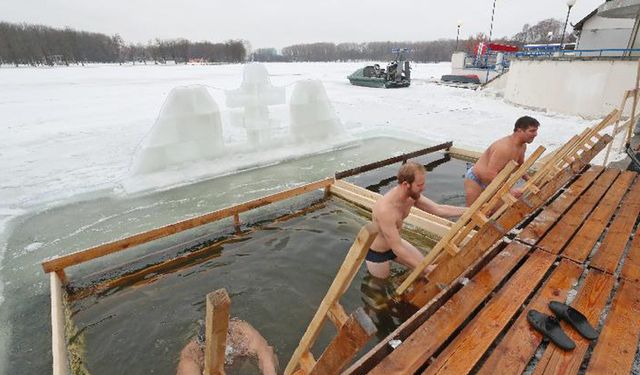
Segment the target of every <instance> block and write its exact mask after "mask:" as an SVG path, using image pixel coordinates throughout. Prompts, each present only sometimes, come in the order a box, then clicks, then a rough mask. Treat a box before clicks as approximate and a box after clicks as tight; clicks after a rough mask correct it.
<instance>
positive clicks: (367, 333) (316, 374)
mask: <svg viewBox="0 0 640 375" xmlns="http://www.w3.org/2000/svg"><path fill="white" fill-rule="evenodd" d="M376 331H377V328H376V326H375V325H374V324H373V322H372V321H371V318H369V316H367V314H366V313H365V312H364V310H363V309H362V307H359V308H358V309H357V310H356V311H355V312H354V313H353V314H351V316H349V319H348V320H347V322H346V323H345V324H344V325H343V326H342V327H341V328H340V329H339V331H338V334H337V335H336V337H334V339H333V340H332V341H331V342H330V343H329V345H328V346H327V348H326V349H325V351H324V352H323V353H322V355H321V356H320V358H318V362H317V363H316V365H315V367H314V368H313V371H311V372H310V375H325V374H338V373H339V372H340V371H342V369H343V368H344V367H345V366H346V365H347V364H349V362H350V361H351V359H352V358H353V356H354V355H356V353H358V351H360V349H362V347H363V346H364V345H365V344H366V343H367V341H368V340H369V338H370V337H371V336H373V334H375V333H376Z"/></svg>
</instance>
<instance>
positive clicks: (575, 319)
mask: <svg viewBox="0 0 640 375" xmlns="http://www.w3.org/2000/svg"><path fill="white" fill-rule="evenodd" d="M549 308H550V309H551V311H553V313H554V314H556V316H557V317H558V319H560V320H564V321H565V322H567V323H569V324H571V326H572V327H573V328H575V330H576V331H578V333H580V334H581V335H582V336H583V337H584V338H586V339H589V340H594V339H596V338H598V332H596V330H595V329H594V328H593V327H592V326H591V324H589V321H588V320H587V318H586V317H585V316H584V315H582V313H580V312H579V311H578V310H576V309H574V308H573V307H571V306H569V305H567V304H564V303H561V302H558V301H551V302H549Z"/></svg>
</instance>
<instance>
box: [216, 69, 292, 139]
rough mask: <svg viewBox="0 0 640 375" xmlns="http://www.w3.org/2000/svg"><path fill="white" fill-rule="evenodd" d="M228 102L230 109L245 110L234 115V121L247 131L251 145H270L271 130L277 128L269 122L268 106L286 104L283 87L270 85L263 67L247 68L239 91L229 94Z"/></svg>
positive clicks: (270, 119)
mask: <svg viewBox="0 0 640 375" xmlns="http://www.w3.org/2000/svg"><path fill="white" fill-rule="evenodd" d="M226 98H227V101H226V103H227V106H228V107H230V108H244V111H243V112H241V113H238V112H236V113H232V114H231V121H232V123H233V124H234V125H237V126H241V127H244V128H245V129H246V131H247V138H248V139H249V142H250V143H251V144H252V145H257V144H264V143H265V142H267V141H268V140H269V138H270V135H271V129H273V128H275V127H276V126H277V123H276V121H275V120H274V119H272V118H270V116H269V109H268V108H267V106H269V105H276V104H284V102H285V91H284V88H283V87H275V86H273V85H272V84H271V81H270V80H269V74H268V72H267V69H266V68H265V67H264V65H262V64H257V63H252V64H247V65H245V66H244V70H243V74H242V84H241V85H240V88H238V89H237V90H229V91H227V92H226Z"/></svg>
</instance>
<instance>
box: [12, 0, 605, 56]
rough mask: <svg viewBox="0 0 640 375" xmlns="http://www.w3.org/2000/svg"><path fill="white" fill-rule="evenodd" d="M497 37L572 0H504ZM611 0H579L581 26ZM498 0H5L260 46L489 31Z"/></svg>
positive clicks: (140, 38)
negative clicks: (583, 21)
mask: <svg viewBox="0 0 640 375" xmlns="http://www.w3.org/2000/svg"><path fill="white" fill-rule="evenodd" d="M496 1H497V3H496V12H495V20H494V27H493V35H494V37H503V36H511V35H513V34H515V33H517V32H518V31H520V30H521V29H522V25H524V24H525V23H529V24H535V23H536V22H538V21H540V20H543V19H545V18H550V17H553V18H557V19H561V20H563V21H564V18H565V16H566V14H567V4H566V0H496ZM603 2H604V0H577V3H576V5H575V6H574V7H573V8H572V10H571V16H570V17H569V22H570V23H576V22H578V21H579V20H580V19H582V18H583V17H584V16H585V15H587V14H588V13H589V12H591V11H592V10H593V9H595V8H596V7H597V6H598V5H600V4H602V3H603ZM492 5H493V0H440V1H434V0H420V1H418V0H397V1H390V0H359V1H355V0H313V1H310V0H227V1H219V0H182V1H177V0H127V1H124V0H107V1H91V0H0V21H8V22H27V23H36V24H44V25H48V26H52V27H65V26H69V27H71V28H74V29H77V30H85V31H94V32H100V33H105V34H109V35H113V34H115V33H119V34H120V35H121V36H122V37H123V39H124V40H125V41H126V42H145V43H146V42H147V41H149V40H152V39H155V38H161V39H173V38H179V37H181V38H186V39H189V40H192V41H200V40H208V41H213V42H219V41H224V40H227V39H245V40H248V41H249V42H250V43H251V46H252V48H254V49H255V48H261V47H276V48H282V47H284V46H287V45H291V44H296V43H311V42H334V43H340V42H367V41H386V40H391V41H421V40H435V39H439V38H455V37H456V25H457V23H458V21H462V24H463V25H462V28H461V29H460V37H461V38H466V37H467V36H469V35H472V34H476V33H479V32H484V33H486V34H488V33H489V26H490V23H491V8H492Z"/></svg>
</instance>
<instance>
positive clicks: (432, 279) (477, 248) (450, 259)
mask: <svg viewBox="0 0 640 375" xmlns="http://www.w3.org/2000/svg"><path fill="white" fill-rule="evenodd" d="M529 212H531V207H530V206H528V205H527V204H526V203H525V202H524V201H518V202H517V203H516V204H515V205H513V206H511V208H510V209H509V210H508V211H507V213H505V214H504V215H502V216H501V217H500V218H499V219H498V221H497V222H489V223H487V225H485V226H483V227H482V228H480V230H478V233H477V234H476V235H475V236H473V238H471V240H470V241H468V242H467V243H466V244H465V245H464V246H463V247H462V249H461V250H460V253H459V254H458V255H456V256H451V255H450V254H449V253H444V254H441V256H440V257H438V258H437V259H436V261H435V263H436V264H437V266H436V267H435V268H434V270H433V271H431V273H429V280H426V279H424V278H421V279H419V280H418V281H416V283H415V285H414V286H413V289H412V290H410V291H408V292H407V293H406V295H405V296H403V300H405V301H406V302H408V303H411V304H412V305H414V306H417V307H422V306H424V305H425V304H426V303H428V302H429V300H431V298H433V297H435V296H436V295H437V294H438V293H440V291H441V290H442V289H444V288H446V287H447V286H448V285H449V284H450V283H451V282H452V281H453V280H455V279H456V278H457V277H458V276H460V275H461V274H462V273H463V272H464V271H465V269H466V268H467V267H468V266H469V265H471V264H473V263H474V262H475V261H476V260H477V259H478V258H479V257H480V256H482V254H484V253H485V252H486V251H487V250H488V249H489V248H491V246H493V245H495V244H496V242H497V241H498V240H499V239H500V238H502V236H503V235H504V234H505V233H506V232H507V231H508V230H510V229H511V228H513V227H514V226H515V225H516V224H517V223H519V222H520V221H521V220H522V219H523V218H524V217H525V216H526V215H527V214H528V213H529Z"/></svg>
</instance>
